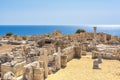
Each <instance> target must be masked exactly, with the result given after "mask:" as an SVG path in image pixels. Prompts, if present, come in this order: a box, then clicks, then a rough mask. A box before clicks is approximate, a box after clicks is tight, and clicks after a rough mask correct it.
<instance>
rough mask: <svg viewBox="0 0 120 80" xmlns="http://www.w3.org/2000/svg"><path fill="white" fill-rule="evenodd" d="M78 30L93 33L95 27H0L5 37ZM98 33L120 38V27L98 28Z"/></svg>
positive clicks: (1, 34) (0, 34)
mask: <svg viewBox="0 0 120 80" xmlns="http://www.w3.org/2000/svg"><path fill="white" fill-rule="evenodd" d="M77 29H84V30H86V31H87V32H93V27H89V26H76V25H75V26H74V25H0V36H4V35H6V33H8V32H12V33H13V34H15V35H20V36H27V35H29V36H31V35H41V34H51V33H52V32H54V31H55V30H60V31H61V32H62V34H75V32H76V30H77ZM97 32H98V33H99V32H100V33H107V34H111V35H114V36H120V27H118V28H114V27H113V28H110V27H97Z"/></svg>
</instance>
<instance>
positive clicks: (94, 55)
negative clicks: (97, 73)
mask: <svg viewBox="0 0 120 80" xmlns="http://www.w3.org/2000/svg"><path fill="white" fill-rule="evenodd" d="M99 53H100V54H101V55H102V58H103V59H110V60H120V54H119V53H117V54H113V53H103V52H97V51H93V52H92V58H93V59H95V58H98V54H99Z"/></svg>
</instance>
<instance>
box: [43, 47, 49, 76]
mask: <svg viewBox="0 0 120 80" xmlns="http://www.w3.org/2000/svg"><path fill="white" fill-rule="evenodd" d="M47 55H48V52H47V49H46V48H44V71H45V78H47V76H48V56H47Z"/></svg>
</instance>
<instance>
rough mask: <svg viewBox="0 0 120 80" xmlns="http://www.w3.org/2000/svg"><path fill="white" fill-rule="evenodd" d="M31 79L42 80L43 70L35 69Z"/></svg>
mask: <svg viewBox="0 0 120 80" xmlns="http://www.w3.org/2000/svg"><path fill="white" fill-rule="evenodd" d="M33 77H34V79H33V80H44V69H43V68H35V69H34V76H33Z"/></svg>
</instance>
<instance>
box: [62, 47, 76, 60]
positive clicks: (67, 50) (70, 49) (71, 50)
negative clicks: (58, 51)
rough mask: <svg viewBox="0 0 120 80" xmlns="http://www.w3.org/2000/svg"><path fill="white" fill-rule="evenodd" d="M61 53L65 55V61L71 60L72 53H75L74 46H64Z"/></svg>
mask: <svg viewBox="0 0 120 80" xmlns="http://www.w3.org/2000/svg"><path fill="white" fill-rule="evenodd" d="M63 54H64V55H67V61H70V60H72V59H73V58H74V54H75V51H74V47H68V48H65V49H64V50H63Z"/></svg>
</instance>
